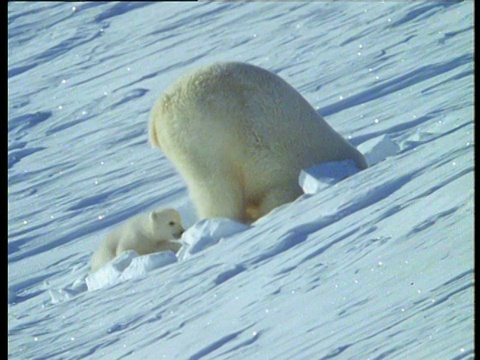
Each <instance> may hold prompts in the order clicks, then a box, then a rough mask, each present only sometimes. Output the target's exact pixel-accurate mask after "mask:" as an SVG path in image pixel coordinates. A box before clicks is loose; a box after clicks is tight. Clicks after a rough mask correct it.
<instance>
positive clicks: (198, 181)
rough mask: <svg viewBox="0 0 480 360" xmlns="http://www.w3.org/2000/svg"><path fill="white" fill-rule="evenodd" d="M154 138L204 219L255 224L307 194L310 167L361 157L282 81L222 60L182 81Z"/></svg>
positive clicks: (159, 111) (153, 124) (362, 163)
mask: <svg viewBox="0 0 480 360" xmlns="http://www.w3.org/2000/svg"><path fill="white" fill-rule="evenodd" d="M149 139H150V143H151V145H152V146H153V147H159V148H161V149H162V150H163V152H164V154H165V155H166V156H167V158H169V159H170V160H171V162H172V163H173V164H174V165H175V167H176V168H177V170H178V171H179V172H180V174H181V175H182V176H183V178H184V180H185V182H186V184H187V187H188V189H189V192H190V196H191V199H192V201H193V203H194V204H195V207H196V209H197V213H198V215H199V217H200V218H201V219H203V218H214V217H227V218H231V219H235V220H238V221H241V222H245V223H250V222H252V221H255V220H256V219H258V218H259V217H261V216H263V215H265V214H266V213H268V212H269V211H271V210H272V209H273V208H275V207H277V206H279V205H282V204H285V203H288V202H291V201H293V200H295V199H296V198H297V197H298V196H300V195H301V194H302V189H301V188H300V186H299V184H298V176H299V174H300V171H301V170H302V169H304V168H308V167H310V166H313V165H316V164H320V163H323V162H330V161H340V160H347V159H351V160H353V161H354V162H355V164H356V166H357V167H358V168H359V169H365V168H367V167H368V165H367V162H366V160H365V158H364V157H363V155H362V154H361V153H360V152H359V151H358V150H357V149H356V148H355V147H353V146H352V145H351V144H350V143H348V142H347V141H346V140H345V139H344V138H343V137H342V136H341V135H340V134H338V133H337V132H335V130H333V128H332V127H330V126H329V125H328V124H327V122H326V121H325V120H324V119H323V118H322V117H321V116H319V115H318V114H317V113H316V111H315V110H314V109H313V107H312V106H310V104H309V103H308V102H307V101H306V100H305V99H304V98H303V97H302V96H301V95H300V94H299V93H298V92H297V91H296V90H295V89H294V88H293V87H291V86H290V85H289V84H288V83H287V82H285V81H284V80H283V79H281V78H280V77H279V76H277V75H275V74H273V73H271V72H269V71H267V70H264V69H262V68H260V67H257V66H254V65H250V64H246V63H240V62H220V63H214V64H212V65H208V66H205V67H201V68H199V69H197V70H194V71H192V72H190V73H188V74H187V75H185V76H183V77H181V78H180V79H179V80H178V81H177V82H175V83H174V84H173V85H171V86H170V88H168V89H167V90H166V92H165V93H164V94H163V95H162V96H161V97H160V98H159V99H158V100H157V102H156V103H155V104H154V106H153V108H152V111H151V114H150V120H149Z"/></svg>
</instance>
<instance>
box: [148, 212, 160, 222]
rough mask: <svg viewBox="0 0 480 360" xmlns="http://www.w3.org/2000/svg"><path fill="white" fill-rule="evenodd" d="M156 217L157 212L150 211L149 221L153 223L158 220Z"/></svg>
mask: <svg viewBox="0 0 480 360" xmlns="http://www.w3.org/2000/svg"><path fill="white" fill-rule="evenodd" d="M158 216H159V214H158V212H156V211H152V212H151V213H150V220H152V221H155V220H157V219H158Z"/></svg>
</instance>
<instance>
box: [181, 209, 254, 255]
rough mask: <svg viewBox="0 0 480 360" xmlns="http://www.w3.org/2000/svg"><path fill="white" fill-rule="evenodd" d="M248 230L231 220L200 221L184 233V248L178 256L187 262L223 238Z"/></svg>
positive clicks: (246, 227) (246, 226)
mask: <svg viewBox="0 0 480 360" xmlns="http://www.w3.org/2000/svg"><path fill="white" fill-rule="evenodd" d="M248 228H250V226H248V225H245V224H242V223H239V222H237V221H234V220H231V219H225V218H217V219H205V220H200V221H199V222H197V223H196V224H194V225H193V226H192V227H190V228H189V229H187V230H186V231H185V232H184V233H183V235H182V243H183V247H182V248H181V249H180V251H179V252H178V254H177V256H178V259H179V260H186V259H188V258H189V257H191V256H192V255H194V254H196V253H198V252H200V251H203V250H205V249H207V248H209V247H210V246H213V245H215V244H217V243H218V242H220V240H222V239H223V238H226V237H229V236H232V235H234V234H237V233H239V232H242V231H244V230H247V229H248Z"/></svg>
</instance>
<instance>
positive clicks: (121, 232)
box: [91, 209, 183, 271]
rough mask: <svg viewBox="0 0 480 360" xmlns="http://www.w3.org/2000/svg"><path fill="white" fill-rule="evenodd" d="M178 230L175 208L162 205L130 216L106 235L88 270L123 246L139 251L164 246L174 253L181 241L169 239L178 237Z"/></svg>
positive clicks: (110, 256)
mask: <svg viewBox="0 0 480 360" xmlns="http://www.w3.org/2000/svg"><path fill="white" fill-rule="evenodd" d="M182 233H183V227H182V220H181V218H180V214H179V213H178V212H177V211H176V210H173V209H164V210H157V211H152V212H150V213H144V214H140V215H137V216H134V217H133V218H131V219H129V220H128V221H126V222H125V223H123V224H122V225H120V226H119V227H117V228H115V229H114V230H113V231H112V232H111V233H110V234H108V235H107V236H106V238H105V239H104V240H103V242H102V243H101V244H100V247H99V248H98V250H97V251H96V252H95V253H94V254H93V256H92V260H91V266H92V271H96V270H98V269H99V268H100V267H102V266H103V265H105V264H106V263H108V262H109V261H110V260H112V259H114V258H115V257H117V256H118V255H120V254H121V253H122V252H123V251H125V250H135V251H136V252H137V253H138V254H139V255H145V254H150V253H154V252H158V251H165V250H171V251H173V252H175V253H176V252H177V251H178V250H180V247H181V244H180V243H179V242H178V241H171V240H172V239H178V238H180V237H181V236H182Z"/></svg>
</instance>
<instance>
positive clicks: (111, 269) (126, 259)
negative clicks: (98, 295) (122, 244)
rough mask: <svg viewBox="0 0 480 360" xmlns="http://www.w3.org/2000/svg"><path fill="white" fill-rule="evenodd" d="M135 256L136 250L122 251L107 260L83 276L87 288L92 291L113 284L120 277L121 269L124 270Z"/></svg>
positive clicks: (136, 254)
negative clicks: (95, 269)
mask: <svg viewBox="0 0 480 360" xmlns="http://www.w3.org/2000/svg"><path fill="white" fill-rule="evenodd" d="M137 256H138V253H137V252H136V251H133V250H128V251H124V252H123V253H121V254H120V255H118V256H117V257H116V258H115V259H113V260H112V261H110V262H108V263H107V264H105V265H104V266H102V267H101V268H100V269H98V270H97V271H95V272H94V273H92V274H90V275H88V276H87V277H86V278H85V282H86V283H87V288H88V290H89V291H93V290H97V289H101V288H103V287H105V286H109V285H113V284H115V283H116V282H117V281H118V279H119V278H120V275H121V274H122V272H123V270H125V269H126V268H127V267H128V266H129V265H130V263H131V262H132V260H133V259H134V258H135V257H137Z"/></svg>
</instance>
